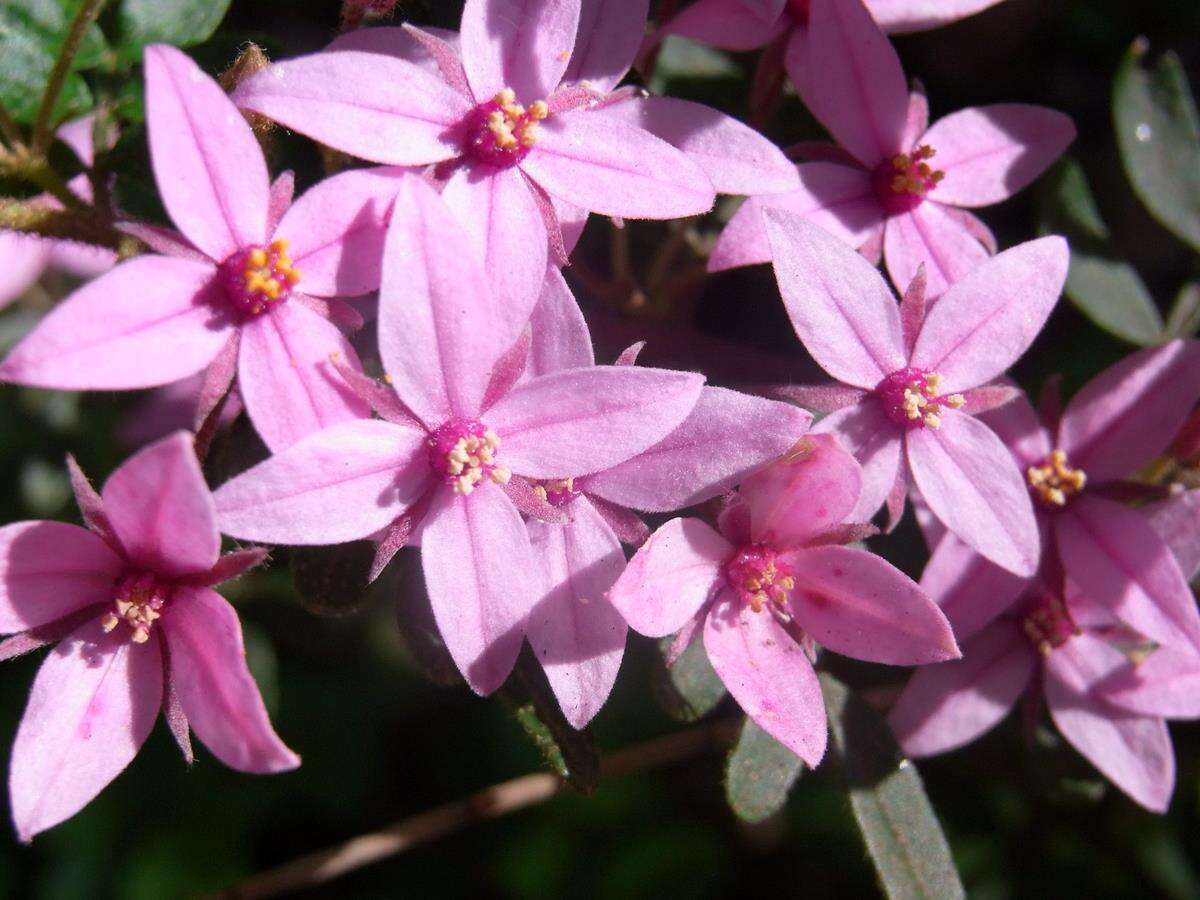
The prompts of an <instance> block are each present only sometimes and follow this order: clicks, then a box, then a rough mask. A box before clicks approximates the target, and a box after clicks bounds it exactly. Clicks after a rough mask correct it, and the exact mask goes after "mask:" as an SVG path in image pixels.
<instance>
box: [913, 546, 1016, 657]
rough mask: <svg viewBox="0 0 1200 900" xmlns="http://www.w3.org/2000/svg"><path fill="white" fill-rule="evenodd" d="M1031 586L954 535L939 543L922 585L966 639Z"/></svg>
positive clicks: (962, 639)
mask: <svg viewBox="0 0 1200 900" xmlns="http://www.w3.org/2000/svg"><path fill="white" fill-rule="evenodd" d="M1028 586H1029V579H1027V578H1021V577H1020V576H1018V575H1014V574H1013V573H1012V572H1009V571H1008V570H1007V569H1002V568H1000V566H998V565H996V564H995V563H994V562H991V561H989V560H988V559H987V558H985V557H983V556H980V555H979V554H978V553H976V552H975V551H974V550H972V549H971V548H970V547H969V546H967V545H966V544H964V543H963V542H962V541H960V540H959V539H958V538H956V537H955V536H954V535H952V534H948V535H946V536H945V537H943V538H942V539H941V540H940V541H938V542H937V545H936V546H935V547H934V550H933V554H932V555H931V556H930V557H929V562H928V563H926V564H925V571H924V572H923V573H922V574H921V587H922V588H923V589H924V590H925V591H926V592H927V593H928V594H929V596H930V597H931V598H933V601H934V603H936V604H937V605H938V606H939V607H941V610H942V612H944V613H945V614H946V618H947V619H949V620H950V624H951V625H952V626H953V627H954V634H955V636H956V637H957V638H958V639H959V640H960V641H965V640H967V639H969V638H970V637H972V636H973V635H975V634H977V633H978V632H979V631H980V630H981V629H982V628H983V627H984V626H986V625H989V624H990V623H991V622H992V621H994V620H995V619H996V617H997V616H999V615H1000V614H1001V613H1003V612H1005V611H1006V610H1008V609H1009V608H1010V607H1011V606H1012V605H1013V604H1014V603H1016V602H1017V599H1018V598H1019V597H1020V596H1021V595H1022V594H1023V593H1024V591H1025V589H1026V588H1027V587H1028Z"/></svg>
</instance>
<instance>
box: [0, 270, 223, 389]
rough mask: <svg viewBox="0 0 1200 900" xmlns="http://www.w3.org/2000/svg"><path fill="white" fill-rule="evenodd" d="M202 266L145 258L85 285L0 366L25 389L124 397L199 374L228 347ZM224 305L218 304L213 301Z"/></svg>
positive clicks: (0, 374) (210, 278) (210, 277)
mask: <svg viewBox="0 0 1200 900" xmlns="http://www.w3.org/2000/svg"><path fill="white" fill-rule="evenodd" d="M214 276H215V271H214V269H213V267H212V266H211V265H210V264H208V263H199V262H191V261H189V260H183V259H168V258H166V257H162V256H144V257H141V258H139V259H131V260H130V261H129V262H126V263H122V264H121V265H120V266H117V268H115V269H113V270H112V271H111V272H109V273H108V274H107V275H102V276H100V277H99V278H97V279H96V280H95V281H92V282H89V283H88V284H85V285H84V286H83V287H81V288H80V289H79V290H77V291H76V292H75V293H73V294H71V295H70V296H69V297H67V299H65V300H64V301H62V303H60V304H59V305H58V306H56V307H55V308H54V310H53V311H51V312H50V313H49V315H47V316H46V317H45V318H44V319H42V321H41V323H40V324H39V325H38V327H37V328H35V329H34V330H33V332H32V333H31V334H29V335H28V336H27V337H26V338H25V339H24V340H23V341H21V343H19V344H17V346H16V347H15V348H13V351H12V352H11V353H10V354H9V355H8V358H7V359H5V360H4V363H3V365H0V378H3V379H4V380H5V381H11V382H15V383H17V384H26V385H30V386H32V387H47V388H59V389H66V390H129V389H133V388H144V387H155V386H157V385H160V384H166V383H168V382H170V381H178V380H179V379H181V378H186V377H187V376H189V375H194V374H195V373H196V372H198V371H200V370H201V369H202V368H204V367H205V366H206V365H207V364H208V363H209V361H210V360H212V358H213V357H214V356H216V355H217V352H218V351H219V350H220V349H221V348H222V347H223V346H224V345H225V343H226V342H227V341H228V340H229V331H230V329H231V328H232V323H231V322H230V321H229V319H228V318H227V317H226V316H225V315H224V314H223V313H222V312H219V311H218V308H217V307H215V305H214V304H215V302H216V301H218V299H219V298H218V294H217V291H218V290H219V286H218V285H217V284H216V283H215V282H214ZM220 299H223V298H220Z"/></svg>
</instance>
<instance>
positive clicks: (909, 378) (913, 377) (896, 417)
mask: <svg viewBox="0 0 1200 900" xmlns="http://www.w3.org/2000/svg"><path fill="white" fill-rule="evenodd" d="M941 382H942V376H941V375H939V374H938V373H937V372H925V371H923V370H922V369H913V368H907V369H900V370H898V371H896V372H893V373H892V374H891V375H889V376H887V378H885V379H883V381H881V382H879V385H878V386H877V387H876V388H875V393H876V394H878V395H879V400H880V402H881V403H882V404H883V409H884V412H886V413H887V415H888V418H889V419H891V420H892V421H893V422H895V423H896V424H897V425H902V426H904V427H905V428H938V427H940V426H941V424H942V420H941V418H940V417H939V416H938V413H940V412H941V411H942V407H943V406H948V407H950V408H951V409H960V408H961V407H962V406H963V404H964V403H966V400H965V399H963V395H962V394H950V395H949V396H941V395H939V394H938V388H939V386H940V385H941Z"/></svg>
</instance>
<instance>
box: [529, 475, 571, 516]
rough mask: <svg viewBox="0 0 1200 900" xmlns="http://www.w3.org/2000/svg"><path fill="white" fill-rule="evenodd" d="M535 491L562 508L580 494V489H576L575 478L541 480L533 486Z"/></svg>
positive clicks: (553, 504)
mask: <svg viewBox="0 0 1200 900" xmlns="http://www.w3.org/2000/svg"><path fill="white" fill-rule="evenodd" d="M533 492H534V493H535V494H537V495H538V496H539V497H541V498H542V499H543V500H545V501H546V502H547V503H549V504H550V505H551V506H553V507H555V508H557V509H561V508H562V507H564V506H566V505H567V504H568V503H570V502H571V501H572V500H574V499H575V498H576V497H578V496H579V491H577V490H575V479H574V478H556V479H553V480H550V481H539V482H537V484H535V485H534V486H533Z"/></svg>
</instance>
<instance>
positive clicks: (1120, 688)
mask: <svg viewBox="0 0 1200 900" xmlns="http://www.w3.org/2000/svg"><path fill="white" fill-rule="evenodd" d="M1097 691H1098V693H1100V694H1101V696H1103V697H1104V699H1105V700H1107V701H1108V702H1109V703H1112V704H1114V705H1116V706H1119V707H1120V708H1121V709H1123V710H1127V711H1128V712H1131V713H1135V714H1137V715H1141V716H1160V717H1162V718H1166V719H1200V656H1198V655H1197V653H1196V651H1195V650H1176V649H1174V648H1173V647H1159V648H1158V649H1156V650H1154V651H1153V652H1152V653H1151V654H1150V655H1149V656H1148V657H1147V658H1146V659H1145V660H1143V661H1141V662H1138V663H1135V664H1131V665H1125V666H1122V667H1121V668H1120V669H1118V670H1117V671H1116V672H1115V673H1114V674H1113V675H1111V676H1109V677H1108V678H1106V679H1104V681H1103V682H1101V683H1100V685H1099V686H1098V688H1097Z"/></svg>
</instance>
